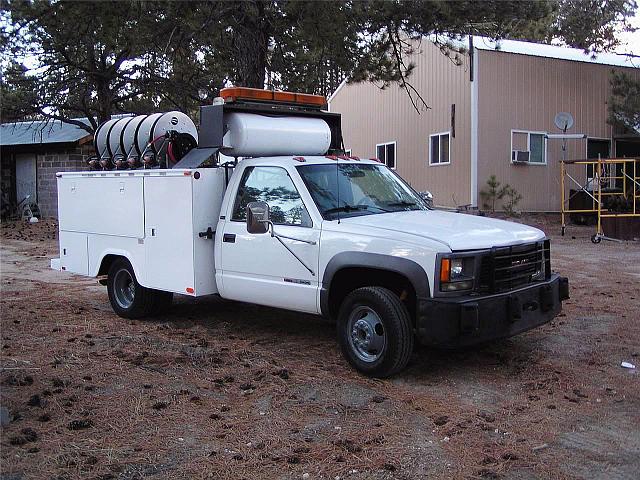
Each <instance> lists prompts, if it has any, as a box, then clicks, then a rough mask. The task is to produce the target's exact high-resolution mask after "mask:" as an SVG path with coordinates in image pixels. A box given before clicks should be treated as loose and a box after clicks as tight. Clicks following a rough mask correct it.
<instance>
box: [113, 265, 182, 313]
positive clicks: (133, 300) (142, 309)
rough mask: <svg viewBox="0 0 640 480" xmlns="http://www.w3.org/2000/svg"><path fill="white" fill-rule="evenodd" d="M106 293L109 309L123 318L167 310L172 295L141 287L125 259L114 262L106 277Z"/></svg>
mask: <svg viewBox="0 0 640 480" xmlns="http://www.w3.org/2000/svg"><path fill="white" fill-rule="evenodd" d="M107 292H108V294H109V301H110V302H111V307H112V308H113V311H114V312H116V314H117V315H119V316H120V317H123V318H130V319H135V318H143V317H146V316H148V315H153V314H155V313H160V312H161V311H163V310H166V309H168V308H169V307H170V306H171V302H172V301H173V293H171V292H163V291H160V290H153V289H151V288H146V287H143V286H142V285H140V284H139V283H138V281H137V280H136V274H135V272H134V271H133V267H132V266H131V263H130V262H129V260H127V259H126V258H119V259H117V260H115V261H114V262H113V263H112V264H111V267H110V268H109V274H108V276H107Z"/></svg>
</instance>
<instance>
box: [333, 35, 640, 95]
mask: <svg viewBox="0 0 640 480" xmlns="http://www.w3.org/2000/svg"><path fill="white" fill-rule="evenodd" d="M427 38H428V39H429V40H433V39H434V38H435V37H433V36H431V37H427ZM440 39H443V37H440ZM449 41H450V42H451V43H452V44H453V45H454V46H456V47H461V48H469V42H468V37H465V38H464V39H456V40H454V39H451V40H449ZM473 46H474V47H475V48H477V49H478V50H484V51H494V52H503V53H513V54H516V55H529V56H532V57H544V58H555V59H558V60H569V61H573V62H585V63H594V64H600V65H609V66H614V67H631V68H640V58H638V57H634V56H632V55H626V54H618V53H598V54H588V53H585V52H584V50H581V49H579V48H570V47H565V46H562V45H547V44H544V43H534V42H524V41H521V40H492V39H491V38H488V37H481V36H478V35H476V36H474V37H473ZM346 83H347V79H345V80H343V82H342V83H341V84H340V85H339V86H338V88H337V89H336V90H335V91H334V92H333V93H332V94H331V95H330V96H329V98H328V100H327V101H328V102H329V104H331V100H333V98H334V97H335V96H336V94H337V93H338V91H340V90H341V89H342V87H344V85H345V84H346Z"/></svg>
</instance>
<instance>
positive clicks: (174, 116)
mask: <svg viewBox="0 0 640 480" xmlns="http://www.w3.org/2000/svg"><path fill="white" fill-rule="evenodd" d="M170 130H174V131H176V132H178V133H182V134H188V135H190V136H191V137H193V139H194V140H195V142H196V143H197V142H198V131H197V129H196V126H195V124H194V123H193V121H192V120H191V119H190V118H189V117H188V116H186V115H185V114H184V113H182V112H166V113H154V114H151V115H138V116H136V117H124V118H112V119H111V120H107V121H106V122H104V123H103V124H102V125H100V126H99V127H98V129H97V130H96V133H95V135H94V145H95V148H96V151H97V152H98V155H100V157H101V158H105V157H106V158H109V159H111V158H113V156H114V155H123V156H124V157H125V158H126V157H128V156H129V155H130V154H131V155H134V156H140V155H141V154H142V153H143V152H144V150H145V148H146V147H147V145H149V142H150V141H152V140H154V139H156V138H159V137H162V136H164V134H165V133H167V132H168V131H170ZM161 145H162V140H158V141H157V142H155V143H154V144H153V145H152V146H151V147H149V150H152V151H153V152H154V153H157V152H158V149H159V148H160V146H161Z"/></svg>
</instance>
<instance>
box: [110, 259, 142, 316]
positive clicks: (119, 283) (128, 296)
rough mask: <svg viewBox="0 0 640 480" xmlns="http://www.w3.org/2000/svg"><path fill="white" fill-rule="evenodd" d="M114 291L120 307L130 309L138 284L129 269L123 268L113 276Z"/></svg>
mask: <svg viewBox="0 0 640 480" xmlns="http://www.w3.org/2000/svg"><path fill="white" fill-rule="evenodd" d="M113 293H114V296H115V298H116V303H117V304H118V306H119V307H120V308H123V309H125V310H126V309H128V308H130V307H131V305H133V301H134V299H135V297H136V284H135V281H134V280H133V277H132V276H131V273H129V270H127V269H125V268H122V269H120V270H118V271H117V272H116V274H115V276H114V277H113Z"/></svg>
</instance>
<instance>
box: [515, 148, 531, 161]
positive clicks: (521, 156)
mask: <svg viewBox="0 0 640 480" xmlns="http://www.w3.org/2000/svg"><path fill="white" fill-rule="evenodd" d="M530 153H531V152H529V150H511V163H529V154H530Z"/></svg>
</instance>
